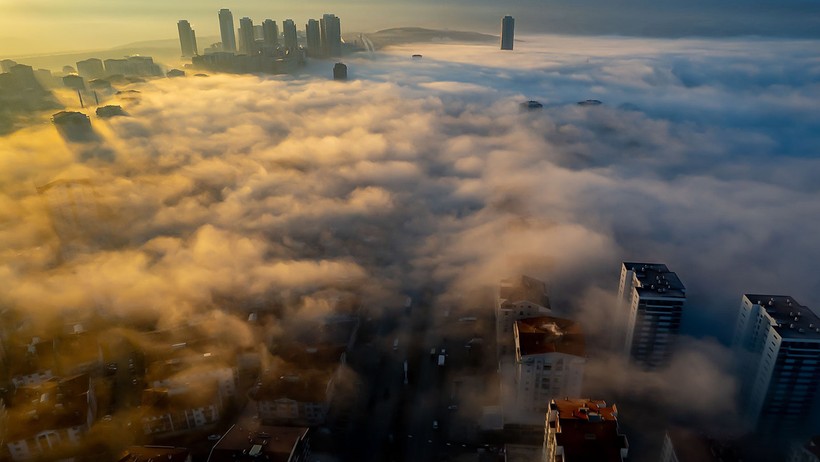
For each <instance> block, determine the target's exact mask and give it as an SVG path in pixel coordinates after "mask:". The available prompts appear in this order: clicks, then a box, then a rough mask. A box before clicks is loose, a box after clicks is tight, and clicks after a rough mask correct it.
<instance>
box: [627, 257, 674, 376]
mask: <svg viewBox="0 0 820 462" xmlns="http://www.w3.org/2000/svg"><path fill="white" fill-rule="evenodd" d="M685 303H686V288H685V287H684V286H683V283H682V282H681V281H680V279H678V275H677V274H675V273H674V272H672V271H669V268H667V267H666V265H664V264H659V263H629V262H624V263H623V265H621V283H620V287H619V289H618V305H619V306H618V312H617V315H618V318H619V321H620V323H621V326H620V327H621V329H620V333H622V336H621V337H620V338H622V339H623V340H624V342H623V344H622V345H623V348H624V351H625V353H626V355H628V356H629V357H630V359H631V360H632V361H634V362H636V363H637V364H640V365H642V366H644V367H647V368H654V367H659V366H663V365H665V364H666V362H667V361H668V360H669V357H670V355H671V353H672V349H673V348H674V346H675V341H676V339H677V335H678V332H679V330H680V321H681V316H682V315H683V305H684V304H685Z"/></svg>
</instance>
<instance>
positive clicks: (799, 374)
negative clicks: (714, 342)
mask: <svg viewBox="0 0 820 462" xmlns="http://www.w3.org/2000/svg"><path fill="white" fill-rule="evenodd" d="M732 346H733V352H734V354H735V358H736V364H737V366H738V373H739V378H740V384H741V390H740V406H741V412H742V414H741V415H742V416H743V418H744V420H746V421H747V422H749V423H750V424H752V425H753V426H754V427H755V429H756V430H757V431H758V432H759V433H762V434H767V435H778V434H785V433H789V434H790V436H793V437H799V436H803V437H807V436H809V435H805V434H803V433H804V432H810V431H811V430H812V427H811V424H812V423H815V424H816V418H815V417H814V416H815V415H817V411H818V405H820V403H818V399H817V398H818V397H817V394H818V383H819V382H820V318H818V317H817V315H815V314H814V312H812V311H811V310H810V309H809V308H807V307H805V306H803V305H801V304H799V303H798V302H797V301H796V300H794V299H793V298H792V297H789V296H783V295H760V294H746V295H743V297H742V299H741V303H740V313H739V315H738V320H737V324H736V327H735V333H734V337H733V339H732ZM815 430H816V428H815ZM795 432H796V433H795Z"/></svg>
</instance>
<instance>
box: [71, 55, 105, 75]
mask: <svg viewBox="0 0 820 462" xmlns="http://www.w3.org/2000/svg"><path fill="white" fill-rule="evenodd" d="M77 73H78V74H80V76H81V77H84V78H86V79H101V78H103V77H105V68H103V62H102V60H100V59H97V58H89V59H86V60H83V61H77Z"/></svg>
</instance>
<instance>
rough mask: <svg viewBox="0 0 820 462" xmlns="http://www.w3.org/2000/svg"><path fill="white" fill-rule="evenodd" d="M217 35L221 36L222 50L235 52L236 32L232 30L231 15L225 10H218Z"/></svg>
mask: <svg viewBox="0 0 820 462" xmlns="http://www.w3.org/2000/svg"><path fill="white" fill-rule="evenodd" d="M219 33H220V34H221V35H222V50H223V51H236V32H235V31H234V29H233V13H231V10H229V9H227V8H222V9H221V10H219Z"/></svg>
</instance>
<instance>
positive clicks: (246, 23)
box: [239, 17, 256, 55]
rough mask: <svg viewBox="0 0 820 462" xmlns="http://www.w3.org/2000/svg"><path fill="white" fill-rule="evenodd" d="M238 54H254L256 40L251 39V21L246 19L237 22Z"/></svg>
mask: <svg viewBox="0 0 820 462" xmlns="http://www.w3.org/2000/svg"><path fill="white" fill-rule="evenodd" d="M239 53H240V54H243V55H252V54H255V53H256V39H255V38H254V37H253V21H251V18H248V17H245V18H242V19H240V20H239Z"/></svg>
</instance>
